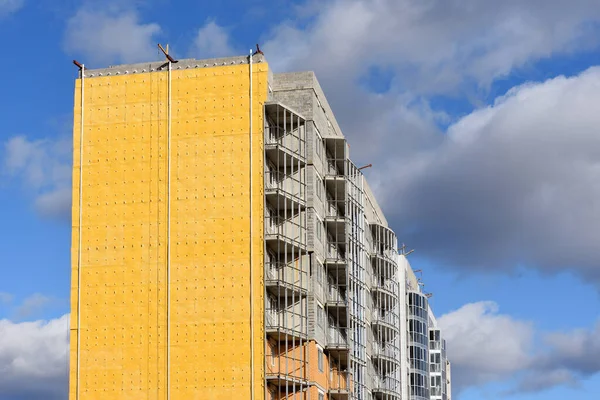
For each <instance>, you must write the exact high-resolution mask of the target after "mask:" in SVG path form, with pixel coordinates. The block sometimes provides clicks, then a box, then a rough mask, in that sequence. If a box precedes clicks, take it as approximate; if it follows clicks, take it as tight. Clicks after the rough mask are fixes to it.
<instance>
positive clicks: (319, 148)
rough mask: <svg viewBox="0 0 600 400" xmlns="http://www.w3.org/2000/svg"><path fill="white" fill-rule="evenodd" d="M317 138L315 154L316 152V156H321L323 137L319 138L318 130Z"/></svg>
mask: <svg viewBox="0 0 600 400" xmlns="http://www.w3.org/2000/svg"><path fill="white" fill-rule="evenodd" d="M316 136H317V140H315V147H316V152H315V153H316V154H317V158H319V159H320V158H321V153H322V152H323V148H322V146H323V139H321V135H319V132H317V135H316Z"/></svg>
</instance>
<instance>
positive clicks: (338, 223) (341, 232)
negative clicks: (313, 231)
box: [325, 209, 346, 242]
mask: <svg viewBox="0 0 600 400" xmlns="http://www.w3.org/2000/svg"><path fill="white" fill-rule="evenodd" d="M325 229H326V230H327V233H328V234H329V236H330V237H332V238H334V239H335V240H336V241H340V242H345V241H346V218H345V217H344V215H343V214H342V213H340V212H339V210H337V209H336V210H335V211H334V210H331V209H328V213H327V214H326V215H325Z"/></svg>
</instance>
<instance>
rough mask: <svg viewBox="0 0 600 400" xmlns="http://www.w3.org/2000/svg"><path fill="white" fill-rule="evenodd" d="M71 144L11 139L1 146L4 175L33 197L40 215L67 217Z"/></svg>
mask: <svg viewBox="0 0 600 400" xmlns="http://www.w3.org/2000/svg"><path fill="white" fill-rule="evenodd" d="M71 157H72V154H71V142H70V141H68V140H66V139H58V140H51V139H40V140H30V139H28V138H27V137H25V136H14V137H12V138H10V139H9V140H8V141H6V142H5V143H4V157H3V158H4V165H2V166H1V167H2V168H3V169H4V170H5V174H6V175H8V176H9V177H11V178H13V179H17V180H19V181H21V182H22V185H23V187H24V188H25V189H28V190H30V191H31V192H32V193H33V194H34V195H35V197H36V204H35V205H36V209H37V210H38V212H39V213H40V214H41V215H43V216H48V217H60V218H65V219H68V218H70V206H71V196H70V188H71Z"/></svg>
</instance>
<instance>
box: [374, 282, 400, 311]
mask: <svg viewBox="0 0 600 400" xmlns="http://www.w3.org/2000/svg"><path fill="white" fill-rule="evenodd" d="M371 292H372V293H373V294H374V295H375V301H376V302H377V303H378V304H379V305H380V306H383V307H385V309H390V308H393V307H394V306H395V305H396V304H397V303H398V292H399V289H398V283H397V282H396V281H394V280H392V279H374V280H373V286H372V287H371Z"/></svg>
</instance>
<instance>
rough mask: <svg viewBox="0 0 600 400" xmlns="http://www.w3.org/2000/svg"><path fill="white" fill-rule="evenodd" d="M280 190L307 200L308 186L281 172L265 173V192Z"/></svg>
mask: <svg viewBox="0 0 600 400" xmlns="http://www.w3.org/2000/svg"><path fill="white" fill-rule="evenodd" d="M270 190H280V191H282V192H284V193H285V194H287V195H289V196H293V197H295V198H298V199H304V198H305V195H306V193H305V191H306V185H304V184H303V183H302V182H301V181H300V180H299V179H297V178H295V177H292V176H290V175H288V174H285V173H283V172H281V171H265V191H267V192H268V191H270Z"/></svg>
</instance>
